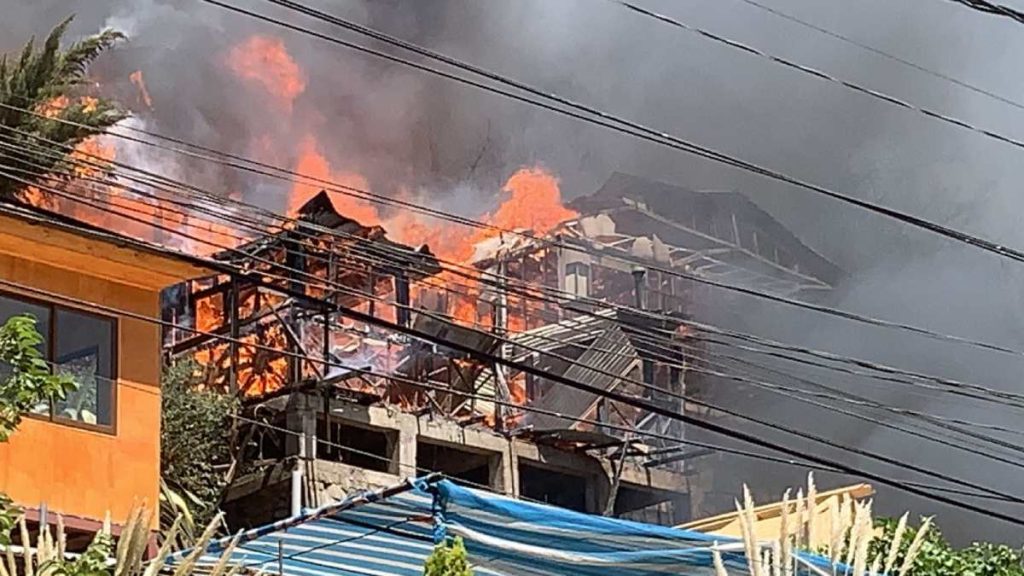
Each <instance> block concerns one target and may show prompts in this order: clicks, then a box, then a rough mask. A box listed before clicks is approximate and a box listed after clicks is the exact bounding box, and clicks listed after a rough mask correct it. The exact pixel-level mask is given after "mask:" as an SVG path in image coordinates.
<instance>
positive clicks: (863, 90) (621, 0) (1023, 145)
mask: <svg viewBox="0 0 1024 576" xmlns="http://www.w3.org/2000/svg"><path fill="white" fill-rule="evenodd" d="M268 1H275V0H268ZM607 1H608V2H612V3H614V4H618V5H619V6H622V7H625V8H628V9H629V10H632V11H633V12H636V13H637V14H641V15H643V16H646V17H649V18H653V19H655V20H657V21H659V22H662V23H664V24H668V25H670V26H673V27H675V28H679V29H681V30H686V31H688V32H693V33H695V34H698V35H700V36H701V37H702V38H707V39H709V40H712V41H714V42H716V43H718V44H722V45H725V46H729V47H731V48H735V49H737V50H741V51H743V52H746V53H748V54H752V55H754V56H757V57H759V58H764V59H766V60H769V61H771V62H774V63H776V64H780V65H782V66H785V67H786V68H789V69H791V70H797V71H799V72H802V73H804V74H809V75H811V76H814V77H815V78H818V79H820V80H825V81H826V82H830V83H833V84H838V85H840V86H843V87H845V88H848V89H850V90H853V91H854V92H857V93H860V94H865V95H867V96H871V97H872V98H875V99H878V100H881V101H883V102H887V103H889V104H893V105H895V106H898V107H900V108H903V109H905V110H910V111H913V112H916V113H918V114H921V115H924V116H926V117H929V118H933V119H935V120H939V121H941V122H943V123H946V124H949V125H952V126H957V127H959V128H964V129H966V130H969V131H971V132H974V133H975V134H980V135H982V136H987V137H989V138H993V139H995V140H998V141H1000V142H1003V143H1004V144H1009V145H1011V146H1015V147H1017V148H1020V149H1022V150H1024V141H1021V140H1017V139H1016V138H1012V137H1010V136H1006V135H1003V134H1000V133H999V132H995V131H993V130H989V129H986V128H981V127H978V126H977V125H975V124H971V123H969V122H967V121H965V120H961V119H959V118H956V117H953V116H950V115H948V114H944V113H942V112H936V111H935V110H932V109H930V108H924V107H921V106H918V105H916V104H913V103H911V102H909V101H907V100H903V99H901V98H897V97H895V96H891V95H889V94H886V93H884V92H881V91H878V90H875V89H873V88H868V87H866V86H862V85H861V84H858V83H856V82H852V81H850V80H843V79H841V78H837V77H836V76H833V75H831V74H829V73H827V72H823V71H821V70H818V69H817V68H812V67H810V66H806V65H804V64H800V63H797V62H794V61H793V60H790V59H788V58H783V57H781V56H775V55H774V54H769V53H768V52H765V51H763V50H760V49H758V48H754V47H753V46H750V45H748V44H743V43H742V42H738V41H736V40H732V39H729V38H726V37H724V36H722V35H720V34H715V33H714V32H709V31H707V30H704V29H703V28H699V27H697V26H693V25H691V24H687V23H686V22H683V21H682V20H680V19H678V18H674V17H672V16H667V15H665V14H660V13H658V12H655V11H653V10H648V9H647V8H644V7H642V6H640V5H638V4H636V3H634V2H630V1H628V0H607ZM275 3H276V1H275Z"/></svg>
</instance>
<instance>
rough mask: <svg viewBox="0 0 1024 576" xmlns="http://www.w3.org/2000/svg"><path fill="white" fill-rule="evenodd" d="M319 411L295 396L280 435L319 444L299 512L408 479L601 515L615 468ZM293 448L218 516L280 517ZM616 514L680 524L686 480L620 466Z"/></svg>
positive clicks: (244, 482)
mask: <svg viewBox="0 0 1024 576" xmlns="http://www.w3.org/2000/svg"><path fill="white" fill-rule="evenodd" d="M326 407H327V408H329V410H327V411H325V410H324V408H325V401H324V400H323V399H322V398H320V397H314V396H299V395H296V397H294V398H293V399H292V400H291V401H290V402H289V407H288V412H287V423H288V427H289V429H291V430H296V431H299V430H302V429H303V427H305V429H306V430H307V432H309V431H310V430H313V429H315V430H316V431H317V432H318V433H319V434H318V442H317V444H318V445H319V446H318V447H317V448H316V449H315V450H310V449H308V448H307V455H308V459H307V460H306V461H305V463H303V464H301V465H302V466H303V471H304V492H303V500H304V502H303V505H304V506H306V507H310V506H318V505H323V504H326V503H328V502H331V501H335V500H338V499H341V498H343V497H344V496H345V495H347V494H349V493H351V492H352V491H354V490H361V489H376V488H383V487H386V486H390V485H394V484H397V483H399V482H401V481H402V480H403V479H405V478H408V477H412V476H419V475H423V474H426V473H428V472H441V473H443V474H445V475H447V476H449V477H451V478H454V479H456V480H462V481H463V482H464V483H466V484H467V485H470V486H476V485H483V487H485V488H488V489H490V490H493V491H495V492H499V493H505V494H509V495H514V496H517V497H524V498H528V499H535V500H541V501H547V502H549V503H551V504H554V505H559V506H563V507H566V508H572V509H577V510H579V511H584V512H589V513H601V512H603V511H604V509H605V507H606V504H607V501H608V498H609V495H610V493H611V485H612V482H613V480H612V479H613V478H614V476H615V468H616V466H617V465H618V463H617V462H612V461H611V460H609V459H608V458H603V457H595V456H591V455H588V454H584V453H580V452H571V451H566V450H561V449H559V448H555V447H552V446H544V445H538V444H534V443H532V442H529V441H526V440H522V439H515V438H507V437H504V436H502V435H499V434H497V433H495V432H493V431H491V430H490V429H484V428H469V427H463V426H459V425H458V424H457V423H455V422H452V421H448V420H441V419H438V418H436V417H431V416H417V415H414V414H408V413H404V412H400V411H397V410H395V409H391V408H388V407H384V406H362V405H358V404H354V403H351V402H346V401H343V400H331V401H330V405H329V406H326ZM311 423H315V426H314V425H311ZM328 431H329V432H328ZM339 431H340V434H341V436H339ZM346 431H348V434H347V436H348V437H347V438H345V437H344V436H346ZM359 439H362V440H363V441H365V444H366V445H359V443H358V442H356V441H355V440H359ZM298 442H299V437H298V436H295V435H290V437H289V438H288V439H287V442H286V446H287V450H288V453H289V459H288V460H287V461H285V462H283V463H280V464H278V465H276V466H273V467H272V468H270V469H269V470H266V471H264V472H261V473H259V474H252V475H248V476H245V477H242V478H240V479H238V481H236V482H235V483H234V484H233V485H232V487H231V489H230V490H229V494H228V498H227V502H228V506H227V508H228V512H229V516H230V517H231V520H233V521H234V525H236V526H251V525H258V524H261V523H265V522H269V521H272V520H276V519H280V518H283V517H286V516H287V515H288V500H289V479H290V476H291V470H292V469H293V468H294V466H295V465H299V464H300V463H299V460H298V458H297V455H298V445H299V444H298ZM330 444H338V445H342V446H344V447H343V448H342V447H334V446H330ZM309 445H310V444H307V447H308V446H309ZM615 510H616V515H618V516H623V517H630V518H634V519H642V520H645V521H657V522H659V523H662V524H674V523H679V522H684V521H686V520H688V519H689V518H690V516H691V514H690V494H689V486H688V481H687V477H686V475H684V474H682V473H680V472H676V471H672V470H667V469H661V468H645V467H643V466H639V465H636V464H634V463H631V462H629V461H627V462H626V463H625V465H624V467H623V470H622V473H621V484H620V488H619V496H618V498H617V499H616V506H615Z"/></svg>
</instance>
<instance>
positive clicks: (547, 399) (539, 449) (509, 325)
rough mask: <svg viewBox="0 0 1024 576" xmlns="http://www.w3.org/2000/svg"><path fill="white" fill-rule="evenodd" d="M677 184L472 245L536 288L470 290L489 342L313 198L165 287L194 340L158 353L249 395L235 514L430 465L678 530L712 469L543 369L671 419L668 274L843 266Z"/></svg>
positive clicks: (387, 244) (758, 275)
mask: <svg viewBox="0 0 1024 576" xmlns="http://www.w3.org/2000/svg"><path fill="white" fill-rule="evenodd" d="M680 190H682V189H677V188H673V187H667V186H666V185H662V184H657V183H651V182H648V181H645V180H641V179H636V178H633V177H629V176H624V175H615V176H613V177H612V179H611V180H609V182H608V184H606V185H605V186H604V187H603V188H602V189H601V190H599V191H598V192H597V193H595V194H594V195H592V196H589V197H585V198H581V199H579V200H577V201H576V202H575V203H574V204H573V206H574V208H576V209H577V210H578V211H579V212H580V217H579V218H577V219H574V220H572V221H569V222H565V223H563V224H562V225H561V226H559V227H558V228H557V229H556V230H555V231H554V232H553V233H552V234H551V235H549V236H548V237H546V238H531V237H529V236H511V237H509V236H506V237H504V238H494V239H493V240H489V241H485V242H482V243H481V244H479V245H477V246H476V256H475V258H474V265H475V266H476V267H477V268H478V269H479V270H482V271H485V272H494V273H497V274H496V275H495V276H493V277H497V278H508V280H507V281H508V282H513V281H517V282H523V283H528V284H529V285H532V286H538V287H543V289H544V290H547V291H546V292H545V294H546V295H547V296H548V297H546V298H538V299H535V298H531V297H530V296H529V295H524V294H523V293H522V292H521V291H520V292H517V291H515V290H511V289H507V287H506V286H505V285H504V284H503V283H502V282H503V281H498V282H482V283H481V286H480V295H479V299H478V302H477V303H476V305H477V308H478V310H477V313H478V317H488V318H490V322H489V324H488V325H487V327H486V328H485V329H481V327H480V326H473V325H466V324H463V323H459V322H453V321H452V319H451V317H449V316H446V315H445V314H446V313H448V312H450V310H448V305H447V304H446V303H445V298H443V297H442V298H438V296H437V293H436V284H431V283H430V282H429V280H430V278H431V277H432V276H433V275H435V274H437V273H438V272H439V271H440V270H441V266H439V264H438V262H437V261H436V260H435V259H434V257H433V256H432V254H431V253H430V251H429V249H427V248H425V247H423V248H414V247H411V246H403V245H400V244H396V243H394V242H392V241H390V240H388V239H387V237H386V234H385V233H384V231H383V230H382V229H380V228H379V227H367V226H362V225H361V224H359V223H358V222H355V221H353V220H351V219H348V218H346V217H344V215H341V214H339V213H338V212H337V211H336V210H335V209H334V207H333V206H332V205H331V202H330V199H329V197H328V196H327V195H326V194H321V195H319V196H317V197H315V198H313V200H311V201H310V202H309V203H307V204H306V205H305V206H303V207H302V209H301V210H300V212H299V215H298V220H297V222H295V223H294V225H290V226H288V227H286V229H283V230H281V231H279V232H278V233H275V234H271V235H268V236H267V237H265V238H259V239H257V240H255V241H253V242H251V243H249V244H247V245H245V246H242V247H240V248H239V249H237V250H233V251H230V252H228V253H225V254H222V255H220V256H219V257H220V258H222V259H224V260H227V261H230V262H231V263H232V264H234V265H237V266H240V267H241V268H242V269H243V270H248V271H252V273H251V274H244V275H238V276H229V275H222V276H217V277H213V278H209V279H206V280H203V281H200V282H192V283H190V284H187V285H182V286H180V287H178V288H177V289H176V290H175V291H171V292H168V293H167V294H166V295H165V316H166V317H168V318H173V319H175V320H176V321H177V322H185V323H189V322H191V323H192V325H194V326H195V327H197V328H198V329H199V330H201V331H203V332H206V333H208V334H205V335H204V334H199V335H189V334H183V333H180V332H169V333H168V334H167V337H166V351H167V353H168V354H169V355H171V356H179V357H180V356H187V357H190V358H193V359H195V360H197V361H198V362H199V364H200V366H201V367H202V368H203V370H204V376H205V379H204V382H205V385H206V386H209V387H213V388H218V389H223V390H237V391H238V392H239V393H240V394H242V395H243V397H244V398H245V405H246V409H245V411H244V415H245V417H246V418H247V421H246V423H244V424H242V425H241V426H240V427H239V433H238V438H237V442H236V444H237V446H236V454H237V457H238V459H239V462H240V464H239V465H238V466H237V469H238V470H239V473H238V475H237V476H236V478H235V479H234V481H233V483H232V486H231V488H230V490H229V491H228V494H227V498H226V502H225V504H226V508H227V510H228V511H229V517H230V519H231V520H232V522H233V523H234V524H236V525H238V526H251V525H257V524H261V523H265V522H267V521H270V520H273V519H277V518H281V517H283V516H286V515H288V514H289V513H293V512H294V511H295V509H296V506H298V505H302V506H306V507H308V506H315V505H318V504H322V503H324V502H326V501H329V500H333V499H337V498H340V497H342V496H343V495H345V494H348V493H350V492H351V491H352V490H354V489H359V488H368V487H384V486H389V485H393V484H395V483H396V481H397V480H398V479H399V478H400V477H408V476H413V475H416V474H421V473H425V472H427V471H438V472H442V473H444V474H447V475H449V476H450V477H452V478H455V479H458V480H461V481H463V482H466V483H469V484H472V485H476V486H484V487H487V488H490V489H492V490H496V491H501V492H505V493H509V494H514V495H516V496H520V497H523V498H529V499H534V500H539V501H542V502H547V503H552V504H556V505H559V506H563V507H566V508H571V509H575V510H581V511H587V512H594V513H606V514H615V515H618V516H623V517H630V518H634V519H639V520H644V521H649V522H657V523H663V524H675V523H680V522H683V521H686V520H688V519H690V518H691V516H692V514H693V512H694V511H695V509H696V510H699V509H700V508H701V506H700V505H699V503H700V502H702V501H703V495H702V494H701V492H703V491H705V490H706V488H707V483H708V477H707V476H701V477H699V478H698V477H697V476H695V471H696V470H695V468H694V467H693V466H690V465H689V462H690V461H691V460H692V459H693V458H695V457H696V456H698V455H700V454H702V453H703V452H701V451H694V450H686V449H681V448H680V447H679V446H678V445H677V442H674V440H682V439H684V438H685V436H686V434H685V433H686V431H685V430H684V429H683V427H682V426H681V425H680V424H679V422H677V421H675V420H671V419H667V418H663V417H658V416H655V415H654V414H651V413H648V412H646V411H644V410H640V409H637V408H636V407H634V406H630V405H627V404H624V403H620V402H613V401H609V400H607V399H605V398H603V397H602V395H601V394H598V393H594V392H585V391H582V390H578V389H573V388H571V387H567V386H565V385H563V384H562V383H559V382H557V381H556V380H557V378H556V379H555V380H552V379H551V378H554V376H553V375H558V376H559V377H561V378H564V379H568V380H570V381H577V382H584V383H586V384H587V385H590V386H593V387H595V388H596V389H598V390H600V391H605V392H607V391H613V390H614V391H617V392H624V393H627V394H629V395H632V396H635V397H638V398H643V399H644V400H645V401H646V402H651V403H655V404H657V405H658V406H661V407H664V408H668V409H670V410H672V411H675V412H682V411H688V410H689V407H688V406H687V405H686V404H685V403H684V402H683V401H682V397H683V394H684V393H685V394H687V395H693V394H700V381H699V380H696V379H693V378H690V377H688V376H687V369H686V363H687V360H688V357H689V355H691V354H692V353H693V352H692V351H690V350H692V348H693V347H692V345H688V340H687V338H688V331H687V328H686V319H687V315H688V313H689V312H690V310H691V307H692V305H693V304H692V303H693V301H694V293H695V291H696V290H698V287H697V285H695V284H694V283H693V282H692V281H691V280H688V279H686V278H683V277H679V276H676V275H673V274H672V273H671V272H672V271H681V272H685V273H686V274H696V275H699V276H702V277H707V278H713V279H718V280H722V281H725V282H729V283H736V284H740V285H744V286H749V287H753V288H756V289H758V290H766V291H770V292H774V293H778V294H787V295H789V294H796V293H802V292H813V291H821V290H826V289H828V288H829V287H830V286H831V285H832V284H833V283H834V282H835V280H836V279H837V278H838V270H836V269H835V267H834V266H832V265H831V264H829V263H828V262H827V261H825V260H824V259H822V258H821V257H820V256H817V255H816V254H814V253H813V252H812V251H810V250H809V249H807V248H806V247H804V246H803V245H802V244H801V243H800V242H799V241H798V240H796V238H795V237H793V236H792V234H789V233H788V232H787V231H785V229H784V228H782V227H781V226H780V225H779V224H778V223H777V222H775V221H774V220H773V219H771V218H770V217H769V216H768V215H767V214H765V213H764V212H763V211H760V210H759V209H758V208H757V207H756V206H754V205H753V204H752V203H750V202H749V201H747V200H745V199H744V198H743V197H742V196H740V195H738V194H733V193H701V192H692V191H683V192H679V191H680ZM726 224H728V226H726ZM609 303H610V304H617V305H622V307H619V308H609V307H608V304H609ZM627 307H628V308H629V309H627ZM636 309H640V310H641V311H640V312H638V311H637V310H636ZM644 310H646V311H652V312H657V314H645V313H644V312H643V311H644ZM654 333H656V334H658V337H657V338H654V339H652V338H651V334H654ZM218 334H223V335H231V336H233V337H235V338H236V339H237V340H239V342H236V343H223V342H216V341H214V340H213V339H212V338H213V336H211V335H218ZM526 367H529V369H526ZM546 376H548V377H546ZM253 422H257V423H253ZM695 486H697V487H698V488H695Z"/></svg>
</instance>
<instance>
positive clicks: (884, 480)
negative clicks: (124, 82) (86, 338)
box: [0, 279, 1024, 525]
mask: <svg viewBox="0 0 1024 576" xmlns="http://www.w3.org/2000/svg"><path fill="white" fill-rule="evenodd" d="M0 285H4V286H7V287H9V288H13V289H15V290H19V291H23V292H28V293H33V294H38V295H42V296H45V297H47V298H48V299H50V300H56V301H63V302H72V303H74V304H77V305H84V306H87V307H89V308H92V309H94V310H99V311H106V312H108V313H114V314H118V315H121V316H126V317H133V318H137V319H140V320H143V321H151V322H154V323H158V324H161V325H165V326H174V327H177V328H179V329H182V330H186V331H193V332H197V333H202V331H198V330H194V329H191V328H188V327H185V326H176V325H175V324H174V323H172V322H166V321H163V320H161V319H158V318H152V317H148V316H146V315H144V314H138V313H135V312H131V311H126V310H119V309H117V308H113V307H110V306H105V305H102V304H98V303H95V302H89V301H87V300H84V299H81V298H76V297H70V296H66V295H62V294H57V293H54V292H50V291H48V290H43V289H40V288H35V287H33V286H28V285H25V284H21V283H18V282H12V281H9V280H6V279H0ZM338 308H339V309H343V307H340V306H339V307H338ZM353 313H355V314H357V315H358V313H357V312H356V311H349V314H353ZM384 324H389V323H384ZM390 327H392V328H394V329H398V328H402V327H400V326H397V325H392V326H390ZM401 331H410V330H409V329H404V330H401ZM213 336H217V335H213ZM424 336H428V335H424ZM217 337H220V338H222V339H223V340H225V341H229V342H230V341H235V342H236V343H238V344H241V345H244V346H247V347H249V348H260V347H261V346H259V345H253V344H250V343H246V342H242V341H238V340H237V339H233V338H229V337H222V336H217ZM445 345H446V346H448V347H451V348H454V349H462V351H465V352H467V353H472V354H474V355H480V356H490V355H487V354H483V353H481V352H479V351H474V350H472V349H471V348H469V347H466V346H463V345H461V344H458V343H455V342H447V343H445ZM271 350H272V351H274V352H279V351H277V350H273V349H271ZM284 355H294V356H298V357H302V358H305V359H306V360H307V361H309V362H315V363H323V364H325V365H331V364H335V363H331V362H329V361H325V360H322V359H318V358H315V357H304V356H302V355H299V354H293V353H290V352H287V351H285V352H284ZM486 359H487V360H490V361H494V362H501V363H506V364H511V363H509V362H507V361H505V360H502V359H500V358H497V357H489V358H486ZM338 366H339V367H340V368H343V369H346V370H350V371H352V372H355V373H367V372H369V371H366V370H361V369H354V368H351V367H347V366H341V365H338ZM512 367H516V366H514V365H513V366H512ZM520 368H521V369H522V370H523V371H527V372H529V371H535V370H533V369H532V367H529V366H521V367H520ZM385 377H387V376H385ZM548 377H549V378H550V379H552V380H556V381H559V382H560V383H563V384H565V385H567V386H570V387H573V388H578V389H580V390H583V391H589V392H592V393H594V392H597V393H601V392H602V391H600V390H598V389H594V388H593V387H591V386H589V385H586V384H584V383H581V382H574V381H572V380H571V379H567V378H564V377H561V376H557V375H554V374H552V375H548ZM446 392H449V393H456V394H461V393H460V392H457V391H451V390H446ZM604 395H605V397H607V398H610V399H614V400H619V401H622V402H624V403H626V404H631V405H635V406H636V407H640V408H646V409H648V410H649V411H650V412H654V413H658V414H660V415H664V416H666V417H669V418H671V419H674V420H679V421H681V422H683V423H686V424H690V425H692V426H694V427H695V428H701V429H705V430H708V431H711V432H715V433H717V434H720V435H723V436H726V437H732V438H735V439H738V440H741V441H744V442H746V443H749V444H754V445H757V446H760V447H763V448H769V449H772V450H775V451H778V452H782V453H784V454H788V455H790V456H793V457H796V458H801V459H805V460H809V461H811V462H813V463H816V464H822V465H831V466H834V467H835V468H836V469H837V470H839V471H840V472H844V473H848V474H852V475H856V476H861V477H863V478H866V479H870V480H873V481H875V482H879V483H881V484H886V485H889V486H892V487H895V488H898V489H900V490H903V491H905V492H908V493H912V494H915V495H919V496H922V497H925V498H928V499H931V500H934V501H937V502H942V503H945V504H950V505H952V506H955V507H959V508H962V509H965V510H970V511H973V512H977V513H979V514H983V515H987V516H989V517H992V518H997V519H1000V520H1005V521H1007V522H1010V523H1013V524H1017V525H1024V519H1021V518H1018V517H1015V516H1011V515H1008V514H1004V513H1002V512H999V511H996V510H989V509H986V508H983V507H979V506H976V505H974V504H970V503H965V502H962V501H960V500H957V499H954V498H950V497H946V496H943V495H939V494H934V493H931V492H928V491H927V490H925V489H921V488H918V487H914V486H909V485H906V484H904V483H902V482H900V481H897V480H893V479H891V478H889V477H887V476H885V475H881V474H877V473H873V472H869V471H864V470H860V469H858V468H857V467H854V466H851V465H848V464H845V463H842V462H839V461H833V460H830V459H828V458H825V457H822V456H817V455H814V454H803V453H801V452H800V451H799V450H796V449H793V448H789V447H786V446H783V445H780V444H777V443H775V442H772V441H769V440H765V439H763V438H761V437H759V436H755V435H752V434H748V433H746V432H742V431H737V430H732V429H730V428H728V427H725V426H722V425H719V424H716V423H714V422H705V421H702V420H699V419H697V418H694V417H692V416H688V415H686V414H680V413H676V412H674V411H671V410H668V409H665V408H661V407H660V406H656V405H650V404H647V403H646V402H643V401H642V400H639V399H636V398H633V397H630V396H626V395H622V394H619V393H615V392H604ZM903 467H905V468H907V469H911V470H912V469H914V467H912V466H909V465H904V466H903ZM926 474H927V475H929V476H932V477H935V478H940V479H943V480H946V481H950V482H952V483H955V484H961V485H970V484H969V483H965V482H963V481H961V480H957V479H955V478H954V479H948V478H949V477H947V476H945V475H944V474H939V473H934V472H927V473H926ZM983 491H985V492H990V493H991V492H994V491H991V489H988V488H985V489H984V490H983ZM996 495H998V496H1005V497H1008V498H1010V499H1011V500H1012V501H1014V502H1017V501H1018V500H1019V499H1018V498H1016V497H1014V496H1011V495H1007V494H1000V493H996Z"/></svg>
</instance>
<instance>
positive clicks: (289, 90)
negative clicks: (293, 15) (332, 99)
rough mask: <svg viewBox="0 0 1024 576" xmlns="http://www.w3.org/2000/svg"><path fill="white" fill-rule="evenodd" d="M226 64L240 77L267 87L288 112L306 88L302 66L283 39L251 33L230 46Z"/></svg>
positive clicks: (264, 87) (265, 88)
mask: <svg viewBox="0 0 1024 576" xmlns="http://www.w3.org/2000/svg"><path fill="white" fill-rule="evenodd" d="M227 64H228V67H229V68H231V70H232V71H233V72H234V73H235V74H236V75H237V76H238V77H239V78H242V79H243V80H246V81H248V82H251V83H253V84H256V85H258V86H260V87H261V88H263V89H264V90H266V91H267V92H268V93H269V94H270V95H271V96H272V97H273V98H274V99H275V100H276V101H277V103H278V104H279V105H280V106H282V107H284V108H285V109H286V110H288V111H291V109H292V105H293V104H294V103H295V99H296V98H297V97H298V96H299V94H302V92H303V91H304V90H305V89H306V78H305V75H304V74H303V72H302V69H301V68H299V65H298V64H296V63H295V60H294V59H292V57H291V55H290V54H288V50H287V49H286V48H285V46H284V42H282V41H281V39H280V38H273V37H270V36H259V35H256V36H250V37H249V38H248V39H247V40H245V41H243V42H241V43H240V44H236V45H235V46H234V47H232V48H231V50H230V52H228V57H227Z"/></svg>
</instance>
